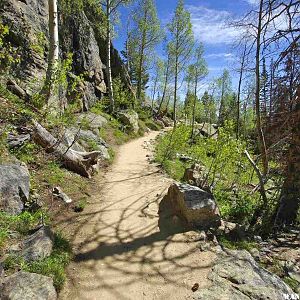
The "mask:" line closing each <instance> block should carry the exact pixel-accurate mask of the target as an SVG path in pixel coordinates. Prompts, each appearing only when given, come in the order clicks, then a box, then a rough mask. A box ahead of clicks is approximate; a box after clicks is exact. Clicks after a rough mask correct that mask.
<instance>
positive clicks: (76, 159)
mask: <svg viewBox="0 0 300 300" xmlns="http://www.w3.org/2000/svg"><path fill="white" fill-rule="evenodd" d="M33 125H34V132H33V139H34V141H35V142H36V143H37V144H39V145H40V146H42V147H43V148H45V149H46V151H47V152H49V153H54V154H55V155H56V156H57V157H58V158H59V159H60V160H61V161H62V163H63V165H64V166H65V167H66V168H67V169H68V170H70V171H73V172H75V173H77V174H79V175H81V176H84V177H87V178H90V177H91V176H92V173H93V171H94V169H93V166H95V165H97V162H98V160H99V158H100V157H101V152H99V151H93V152H79V151H75V150H73V149H71V148H69V147H67V146H66V145H64V144H63V143H61V142H60V141H59V140H57V139H56V138H55V137H53V136H52V135H51V133H50V132H49V131H47V130H46V129H45V128H44V127H43V126H42V125H41V124H39V123H38V122H37V121H35V120H33Z"/></svg>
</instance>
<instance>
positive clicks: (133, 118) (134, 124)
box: [118, 110, 139, 134]
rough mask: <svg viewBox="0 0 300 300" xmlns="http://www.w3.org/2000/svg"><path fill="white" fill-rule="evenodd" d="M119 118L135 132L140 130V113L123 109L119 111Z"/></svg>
mask: <svg viewBox="0 0 300 300" xmlns="http://www.w3.org/2000/svg"><path fill="white" fill-rule="evenodd" d="M118 119H119V120H120V121H121V122H122V123H123V124H124V125H125V126H126V128H127V129H128V130H129V131H130V132H133V133H135V134H137V133H138V131H139V122H138V121H139V115H138V114H137V112H135V111H134V110H122V111H119V112H118Z"/></svg>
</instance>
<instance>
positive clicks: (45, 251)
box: [12, 226, 54, 262]
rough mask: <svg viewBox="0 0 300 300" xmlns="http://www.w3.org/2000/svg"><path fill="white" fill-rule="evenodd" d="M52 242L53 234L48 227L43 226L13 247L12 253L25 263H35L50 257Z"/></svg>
mask: <svg viewBox="0 0 300 300" xmlns="http://www.w3.org/2000/svg"><path fill="white" fill-rule="evenodd" d="M53 241H54V234H53V232H52V231H51V229H50V228H49V227H47V226H43V227H41V228H40V229H39V230H37V231H36V232H35V233H34V234H32V235H30V236H28V237H26V238H25V240H24V241H22V242H21V243H20V244H19V245H17V246H13V249H14V250H12V251H13V252H14V254H16V255H18V256H21V257H22V258H24V260H25V261H27V262H32V261H37V260H41V259H43V258H46V257H48V256H50V255H51V253H52V249H53Z"/></svg>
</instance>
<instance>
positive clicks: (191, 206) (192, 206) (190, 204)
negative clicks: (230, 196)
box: [162, 183, 221, 227]
mask: <svg viewBox="0 0 300 300" xmlns="http://www.w3.org/2000/svg"><path fill="white" fill-rule="evenodd" d="M162 201H164V202H168V203H169V204H170V205H169V206H170V207H171V208H172V210H173V212H174V214H176V215H178V216H179V217H180V218H181V219H183V220H185V221H186V222H187V224H188V225H191V226H201V227H215V226H217V227H218V226H219V225H220V223H221V218H220V213H219V209H218V206H217V204H216V202H215V199H214V197H213V195H212V194H211V193H208V192H206V191H203V190H201V189H200V188H198V187H195V186H192V185H189V184H181V183H174V184H172V185H171V186H170V187H169V190H168V194H167V195H166V196H165V197H164V199H163V200H162Z"/></svg>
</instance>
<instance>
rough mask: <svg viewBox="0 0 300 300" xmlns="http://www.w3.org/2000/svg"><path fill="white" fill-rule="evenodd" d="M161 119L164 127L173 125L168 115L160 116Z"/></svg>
mask: <svg viewBox="0 0 300 300" xmlns="http://www.w3.org/2000/svg"><path fill="white" fill-rule="evenodd" d="M162 121H163V123H164V125H165V127H171V126H173V121H172V120H171V119H169V118H168V117H166V116H164V117H163V118H162Z"/></svg>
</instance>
